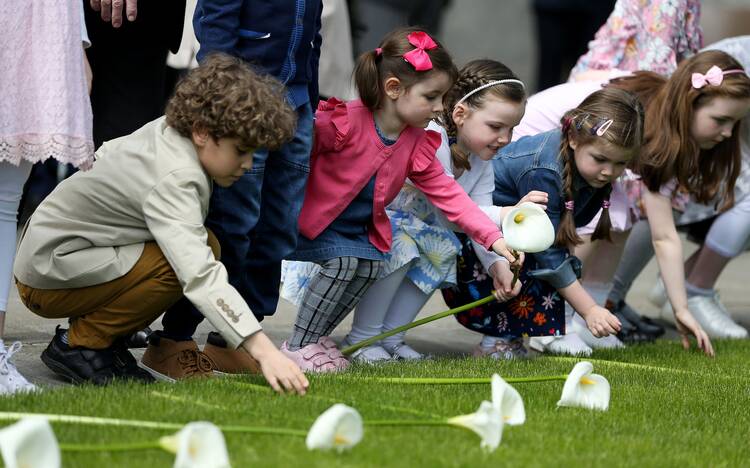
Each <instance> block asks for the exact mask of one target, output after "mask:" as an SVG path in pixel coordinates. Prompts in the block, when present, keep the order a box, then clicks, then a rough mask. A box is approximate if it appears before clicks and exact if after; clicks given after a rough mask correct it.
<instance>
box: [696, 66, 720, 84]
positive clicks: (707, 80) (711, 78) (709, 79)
mask: <svg viewBox="0 0 750 468" xmlns="http://www.w3.org/2000/svg"><path fill="white" fill-rule="evenodd" d="M692 80H693V88H695V89H701V88H702V87H704V86H706V84H710V85H714V86H719V85H720V84H721V82H722V81H724V72H723V71H722V70H721V68H719V67H717V66H716V65H714V66H712V67H711V68H709V69H708V71H707V72H706V74H705V75H702V74H700V73H693V76H692Z"/></svg>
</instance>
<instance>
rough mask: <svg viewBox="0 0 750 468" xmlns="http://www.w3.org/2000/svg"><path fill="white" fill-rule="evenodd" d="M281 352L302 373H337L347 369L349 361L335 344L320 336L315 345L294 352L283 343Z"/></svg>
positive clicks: (329, 339)
mask: <svg viewBox="0 0 750 468" xmlns="http://www.w3.org/2000/svg"><path fill="white" fill-rule="evenodd" d="M281 352H282V353H284V355H285V356H286V357H288V358H289V359H291V360H292V361H294V363H295V364H297V365H298V366H299V367H300V369H302V371H303V372H337V371H341V370H344V369H346V368H347V367H349V361H348V360H347V359H346V358H345V357H344V355H343V354H341V351H339V349H338V348H337V347H336V343H334V342H333V340H332V339H331V338H329V337H327V336H322V337H320V339H319V340H318V342H317V343H311V344H309V345H307V346H304V347H302V348H300V349H298V350H296V351H290V350H289V345H288V343H287V342H286V341H285V342H284V343H282V345H281Z"/></svg>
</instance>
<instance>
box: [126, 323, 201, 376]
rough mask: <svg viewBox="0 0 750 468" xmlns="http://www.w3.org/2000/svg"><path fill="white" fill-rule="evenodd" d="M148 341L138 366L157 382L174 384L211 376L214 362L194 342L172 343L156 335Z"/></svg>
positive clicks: (153, 334)
mask: <svg viewBox="0 0 750 468" xmlns="http://www.w3.org/2000/svg"><path fill="white" fill-rule="evenodd" d="M148 341H149V343H148V347H147V348H146V352H145V353H143V357H142V358H141V363H140V366H141V367H142V368H143V369H145V370H147V371H148V372H149V373H150V374H151V375H153V376H154V377H155V378H156V379H157V380H166V381H168V382H174V381H175V380H180V379H187V378H193V377H210V376H212V375H213V371H214V367H215V365H214V362H213V361H212V360H211V358H210V357H208V356H206V355H205V354H203V353H202V352H201V351H200V350H199V349H198V345H197V344H196V343H195V341H193V340H190V341H174V340H170V339H168V338H164V337H163V336H159V335H158V334H156V333H152V334H151V336H149V340H148Z"/></svg>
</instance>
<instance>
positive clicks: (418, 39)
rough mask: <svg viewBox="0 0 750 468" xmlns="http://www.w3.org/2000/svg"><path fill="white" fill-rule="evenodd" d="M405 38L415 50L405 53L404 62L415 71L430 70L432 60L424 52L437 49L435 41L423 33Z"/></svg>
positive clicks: (412, 34)
mask: <svg viewBox="0 0 750 468" xmlns="http://www.w3.org/2000/svg"><path fill="white" fill-rule="evenodd" d="M406 38H407V39H408V40H409V44H411V45H413V46H414V47H415V49H414V50H412V51H409V52H407V53H405V54H404V60H406V61H407V62H409V63H410V64H411V65H412V66H413V67H414V69H415V70H416V71H426V70H432V60H430V56H429V55H428V54H427V52H425V51H427V50H432V49H437V46H438V45H437V44H435V41H433V40H432V38H431V37H430V36H429V35H428V34H427V33H426V32H424V31H416V32H413V33H410V34H409V35H408V36H406Z"/></svg>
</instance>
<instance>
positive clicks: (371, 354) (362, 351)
mask: <svg viewBox="0 0 750 468" xmlns="http://www.w3.org/2000/svg"><path fill="white" fill-rule="evenodd" d="M353 344H355V343H352V342H351V341H349V337H348V336H347V337H346V338H344V341H343V342H342V343H341V348H342V349H343V348H346V347H348V346H351V345H353ZM391 359H393V356H391V354H390V353H389V352H388V351H386V350H385V348H384V347H382V346H381V345H380V344H373V345H370V346H365V347H363V348H359V349H358V350H356V351H354V352H353V353H352V354H351V355H350V356H349V360H350V361H352V362H354V361H356V362H361V363H363V364H376V363H378V362H383V361H390V360H391Z"/></svg>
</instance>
